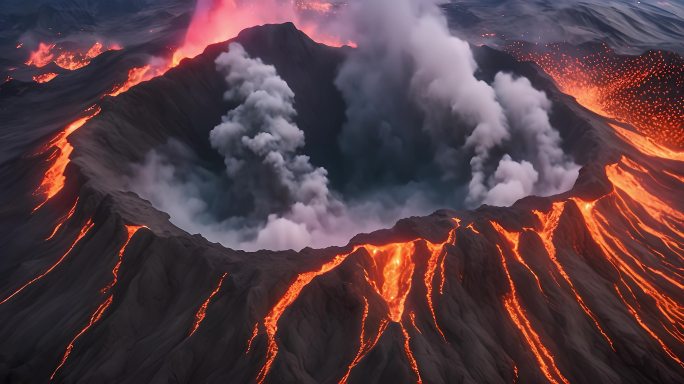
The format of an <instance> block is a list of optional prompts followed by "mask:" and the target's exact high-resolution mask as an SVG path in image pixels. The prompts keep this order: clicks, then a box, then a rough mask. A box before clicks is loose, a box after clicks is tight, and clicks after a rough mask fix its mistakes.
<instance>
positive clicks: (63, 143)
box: [33, 107, 100, 212]
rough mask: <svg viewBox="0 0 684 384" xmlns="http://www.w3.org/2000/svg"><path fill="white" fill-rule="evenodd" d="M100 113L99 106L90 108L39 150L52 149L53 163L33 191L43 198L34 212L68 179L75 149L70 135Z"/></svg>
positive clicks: (59, 189)
mask: <svg viewBox="0 0 684 384" xmlns="http://www.w3.org/2000/svg"><path fill="white" fill-rule="evenodd" d="M98 113H100V108H99V107H92V108H90V109H89V110H87V111H86V115H85V116H84V117H81V118H80V119H78V120H76V121H74V122H73V123H71V124H69V125H68V126H67V127H66V128H65V129H64V130H63V131H61V132H60V133H58V134H57V135H56V136H55V137H54V138H53V139H52V140H51V141H50V142H49V143H48V144H47V145H45V146H43V147H42V148H41V150H40V151H39V152H38V154H43V153H46V152H47V151H50V150H51V151H52V153H51V155H50V157H49V159H48V161H50V163H51V164H50V168H48V170H47V171H46V172H45V176H44V177H43V180H42V181H41V183H40V185H39V186H38V188H36V190H35V192H34V193H33V195H34V196H36V197H39V198H40V199H41V201H40V203H38V205H37V206H36V207H35V208H34V209H33V211H34V212H35V211H36V210H37V209H38V208H40V207H42V206H43V204H45V203H46V202H47V201H48V200H50V199H51V198H52V197H53V196H54V195H56V194H57V193H58V192H59V191H61V190H62V188H64V181H65V180H66V178H65V176H64V171H65V170H66V166H67V165H68V164H69V156H70V155H71V152H73V150H74V147H72V146H71V144H70V143H69V141H68V138H69V135H71V134H72V133H74V132H75V131H76V130H77V129H79V128H81V127H82V126H83V124H85V123H86V122H87V121H88V120H90V119H92V118H93V117H94V116H95V115H97V114H98Z"/></svg>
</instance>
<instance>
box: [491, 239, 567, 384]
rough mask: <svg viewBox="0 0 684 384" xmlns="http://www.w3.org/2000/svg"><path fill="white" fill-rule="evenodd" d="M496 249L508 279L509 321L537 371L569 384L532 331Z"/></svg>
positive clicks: (548, 378)
mask: <svg viewBox="0 0 684 384" xmlns="http://www.w3.org/2000/svg"><path fill="white" fill-rule="evenodd" d="M496 247H497V249H498V250H499V256H500V257H501V265H502V266H503V269H504V272H505V273H506V277H507V279H508V285H509V289H510V290H509V292H508V294H507V295H506V297H505V298H504V306H505V307H506V311H507V312H508V315H509V317H510V318H511V321H513V324H514V325H515V327H516V328H518V330H519V331H520V333H522V335H523V338H524V339H525V342H526V343H527V345H528V346H529V347H530V350H531V351H532V353H533V354H534V357H535V358H536V360H537V362H538V363H539V369H540V370H541V371H542V373H543V374H544V376H545V377H546V379H547V380H548V381H549V382H551V383H554V384H558V383H559V380H560V381H562V382H563V383H565V384H569V382H568V380H567V379H566V378H565V376H563V374H562V373H561V372H560V370H559V369H558V367H557V366H556V362H555V360H554V357H553V355H552V354H551V352H549V350H548V349H547V348H546V346H545V345H544V343H542V341H541V338H540V337H539V334H537V332H536V331H535V330H534V328H533V327H532V324H531V323H530V320H529V319H528V318H527V314H526V313H525V310H524V309H523V307H522V305H521V304H520V300H519V299H518V293H517V291H516V288H515V283H514V282H513V278H512V277H511V273H510V272H509V270H508V263H507V262H506V257H505V256H504V253H503V250H502V249H501V247H500V246H499V245H498V244H497V246H496Z"/></svg>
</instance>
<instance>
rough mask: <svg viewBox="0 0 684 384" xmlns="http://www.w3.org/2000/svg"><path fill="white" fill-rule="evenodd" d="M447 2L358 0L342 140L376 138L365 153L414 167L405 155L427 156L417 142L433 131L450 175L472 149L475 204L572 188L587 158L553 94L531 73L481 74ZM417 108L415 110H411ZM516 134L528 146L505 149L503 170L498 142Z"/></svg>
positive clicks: (438, 161)
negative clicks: (566, 141) (561, 131)
mask: <svg viewBox="0 0 684 384" xmlns="http://www.w3.org/2000/svg"><path fill="white" fill-rule="evenodd" d="M441 3H442V2H441V1H437V0H401V1H396V0H376V1H371V2H366V1H364V2H355V3H353V4H352V6H351V13H350V14H351V24H352V25H353V26H354V31H355V32H356V34H355V35H354V36H353V38H354V39H355V41H356V42H357V44H358V49H357V50H356V51H355V52H353V53H352V54H351V55H350V57H349V59H348V60H347V62H345V64H344V65H343V67H342V69H341V71H340V74H339V76H338V79H337V84H338V87H339V88H340V89H341V91H342V93H343V95H344V96H345V100H346V101H347V103H348V109H347V118H348V122H347V125H346V126H345V130H344V132H343V134H342V139H341V145H342V148H343V150H346V152H347V153H348V154H349V155H351V156H354V157H358V156H363V155H362V154H363V153H367V152H369V151H370V150H371V148H369V145H368V144H366V145H365V146H364V143H370V145H373V146H375V148H374V151H373V153H374V154H376V158H370V159H368V158H367V159H365V160H366V161H369V160H371V161H374V162H378V158H380V159H385V160H386V161H387V160H389V161H390V162H391V163H392V164H400V165H402V166H403V169H406V168H407V167H410V165H406V164H402V160H401V159H410V161H414V159H415V158H417V157H420V153H419V151H420V149H417V148H416V147H415V146H414V145H415V144H414V143H416V142H419V143H420V140H418V139H416V137H419V135H420V134H421V133H424V134H425V135H427V136H428V137H429V145H430V150H431V155H432V157H433V163H434V164H435V165H437V166H439V168H440V172H441V177H442V179H443V180H444V179H446V180H448V179H449V178H454V177H457V176H458V174H459V172H460V170H461V169H462V168H463V163H464V161H466V159H467V157H466V154H468V153H470V158H469V160H467V162H468V163H469V165H470V170H471V175H470V180H469V182H468V192H467V197H466V203H468V204H470V205H471V206H475V205H478V204H480V203H482V202H484V203H487V204H492V205H510V204H512V203H513V202H515V201H516V200H518V199H519V198H521V197H524V196H527V195H530V194H532V193H536V194H541V195H549V194H554V193H558V192H561V191H564V190H567V189H569V188H570V187H571V186H572V184H573V183H574V181H575V179H576V178H577V170H578V167H577V166H576V165H575V164H574V163H573V162H572V161H571V160H569V159H567V157H566V156H565V155H564V153H563V151H562V149H561V147H560V136H559V135H558V132H557V131H555V130H554V129H553V127H551V125H550V123H549V117H548V113H549V111H550V107H551V105H550V102H549V100H548V99H547V98H546V95H545V94H544V93H543V92H540V91H537V90H535V89H534V88H533V87H532V85H531V84H530V82H529V81H528V80H527V79H513V78H512V77H511V76H510V75H507V74H503V73H500V74H498V75H497V76H496V80H495V83H494V85H493V86H490V85H489V84H487V83H486V82H484V81H482V80H479V79H477V78H476V76H475V73H476V71H477V64H476V62H475V60H474V58H473V55H472V52H471V49H470V46H469V45H468V43H467V42H465V41H463V40H460V39H459V38H457V37H455V36H453V35H451V33H450V31H449V29H448V27H447V22H446V19H445V17H444V15H443V14H442V13H441V10H440V9H439V7H438V5H439V4H441ZM402 90H403V92H402ZM407 106H408V107H407ZM411 108H413V110H415V111H416V113H414V114H411V113H407V112H406V111H407V110H411ZM416 116H418V117H416ZM407 122H408V123H407ZM369 129H373V130H374V131H375V132H377V133H376V135H378V138H377V139H376V140H368V136H369V134H368V133H367V132H368V131H369ZM512 135H522V136H523V137H525V138H526V139H527V142H528V144H529V145H528V147H529V148H528V151H524V152H522V153H518V154H516V155H518V156H520V160H519V161H515V160H513V157H512V154H507V155H505V156H502V155H499V156H502V157H501V158H500V163H499V165H498V167H496V170H494V169H493V167H492V166H491V165H492V164H491V162H492V161H495V160H496V159H492V152H493V151H494V150H496V151H497V152H501V151H504V152H505V151H506V150H507V148H506V147H507V145H508V144H510V141H511V139H512ZM516 139H517V138H516ZM422 144H423V143H421V145H422ZM494 164H496V163H494ZM492 171H493V173H492ZM418 193H420V192H419V191H418Z"/></svg>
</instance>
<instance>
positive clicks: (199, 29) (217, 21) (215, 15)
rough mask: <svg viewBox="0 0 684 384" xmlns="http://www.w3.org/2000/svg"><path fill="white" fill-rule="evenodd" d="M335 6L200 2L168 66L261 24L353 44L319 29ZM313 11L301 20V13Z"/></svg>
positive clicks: (275, 0) (273, 0) (305, 0)
mask: <svg viewBox="0 0 684 384" xmlns="http://www.w3.org/2000/svg"><path fill="white" fill-rule="evenodd" d="M334 10H335V6H333V4H332V3H329V2H325V1H309V0H298V1H294V2H292V1H279V0H265V1H258V2H257V1H248V2H238V1H235V0H200V1H198V2H197V7H196V8H195V13H194V15H193V17H192V21H191V22H190V26H189V27H188V30H187V32H186V35H185V41H184V42H183V44H182V46H181V47H180V48H178V49H177V50H176V52H174V54H173V60H172V66H176V65H177V64H178V63H179V62H180V61H181V60H182V59H184V58H188V57H194V56H196V55H198V54H200V53H202V51H203V50H204V48H206V47H207V46H208V45H211V44H214V43H218V42H221V41H226V40H228V39H231V38H233V37H235V36H237V34H238V33H239V32H240V31H242V30H243V29H245V28H249V27H252V26H254V25H261V24H278V23H284V22H288V21H290V22H293V23H295V24H296V25H297V27H298V28H299V29H300V30H302V31H303V32H304V33H306V34H307V35H308V36H309V37H311V38H312V39H314V40H316V41H318V42H319V43H323V44H326V45H330V46H342V45H345V44H347V45H353V43H352V42H350V41H346V40H343V39H340V38H339V37H337V36H334V35H331V34H330V33H326V32H325V31H324V30H323V29H321V25H323V24H325V23H326V21H325V18H326V17H327V16H328V15H329V14H331V13H333V12H334ZM305 12H309V13H311V12H314V13H315V15H309V17H305V15H304V14H303V13H305Z"/></svg>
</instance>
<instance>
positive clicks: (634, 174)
mask: <svg viewBox="0 0 684 384" xmlns="http://www.w3.org/2000/svg"><path fill="white" fill-rule="evenodd" d="M654 173H655V172H654V171H653V170H647V169H645V168H643V167H641V166H638V164H637V166H635V164H633V162H632V161H631V160H630V159H629V158H627V157H623V158H622V159H621V160H620V161H619V162H618V163H615V164H610V165H608V166H606V175H607V177H608V179H609V180H610V182H611V183H612V184H613V186H614V187H615V189H614V191H613V192H611V193H610V194H608V195H605V196H603V197H602V198H600V199H598V200H594V201H583V200H580V199H576V198H573V199H572V200H573V201H574V202H575V204H576V205H577V206H578V208H579V209H580V211H581V212H582V216H583V218H584V221H585V223H586V225H587V230H588V232H589V233H590V234H591V237H592V239H593V240H594V241H595V242H596V244H598V245H599V247H600V249H601V250H602V253H603V254H604V256H605V257H606V258H607V260H608V262H609V263H610V264H612V265H613V266H614V267H615V269H616V270H617V271H619V272H620V279H619V281H618V283H617V284H616V285H615V291H616V294H617V295H618V296H619V297H620V300H621V301H622V302H623V303H624V304H625V307H626V310H627V311H628V313H629V314H631V316H632V318H633V319H634V321H635V323H636V324H638V325H639V326H640V327H641V328H642V329H644V331H646V333H647V334H648V335H649V336H650V337H651V338H652V339H653V340H654V341H655V342H657V343H658V345H660V346H661V348H662V350H663V351H664V352H665V353H666V354H667V356H669V357H670V358H671V359H672V360H674V361H675V362H676V363H677V364H679V365H680V366H682V367H684V364H683V363H682V359H681V357H679V356H678V355H676V354H675V353H674V352H673V351H672V348H671V347H670V346H668V342H667V340H666V339H665V336H667V338H669V339H671V340H673V341H672V342H674V343H682V342H684V337H682V332H683V331H684V326H683V325H684V307H683V306H682V305H681V303H680V302H679V301H678V300H677V299H676V298H675V297H673V296H672V295H671V294H670V293H669V288H668V289H664V288H665V286H667V285H670V286H671V287H672V286H674V287H675V288H677V289H680V290H681V288H682V283H681V282H682V276H681V275H680V273H679V272H680V270H679V268H677V267H674V265H673V264H672V263H673V262H674V263H679V262H681V260H682V249H681V242H682V239H684V232H682V228H681V225H682V223H684V220H683V218H684V217H683V215H682V213H681V212H680V211H678V210H675V209H673V208H672V207H671V204H669V203H668V202H666V201H664V200H663V199H661V198H659V197H657V196H655V195H654V194H653V193H651V192H649V191H648V187H647V186H648V185H649V184H653V179H651V178H652V177H653V174H654ZM609 212H618V213H619V217H618V218H612V217H611V218H609V216H608V215H609ZM618 232H620V233H625V234H626V238H624V239H623V237H618V236H616V235H615V234H616V233H618ZM654 241H659V242H661V244H663V245H664V246H665V249H667V250H669V251H670V252H667V253H668V254H666V253H663V252H660V251H656V249H657V248H661V247H656V246H654V245H652V244H653V242H654ZM635 242H637V243H636V244H639V243H641V244H643V245H644V246H642V247H635V246H634V244H635ZM661 249H662V248H661ZM644 250H646V251H647V252H646V253H645V252H644ZM633 290H638V291H639V292H640V293H639V295H638V296H639V297H648V298H650V300H652V301H651V303H648V304H646V303H645V302H644V301H643V300H638V299H637V295H634V294H633ZM623 292H630V293H631V294H632V298H633V300H634V302H635V304H636V305H634V304H630V303H629V302H628V300H626V299H625V297H624V296H623ZM646 308H652V310H651V311H649V314H655V315H657V316H659V317H660V321H657V322H652V321H651V320H650V319H652V316H645V315H644V314H645V313H644V312H642V311H644V310H645V309H646ZM647 319H648V320H647ZM649 322H650V324H649Z"/></svg>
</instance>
